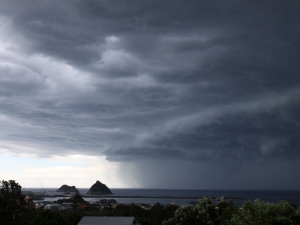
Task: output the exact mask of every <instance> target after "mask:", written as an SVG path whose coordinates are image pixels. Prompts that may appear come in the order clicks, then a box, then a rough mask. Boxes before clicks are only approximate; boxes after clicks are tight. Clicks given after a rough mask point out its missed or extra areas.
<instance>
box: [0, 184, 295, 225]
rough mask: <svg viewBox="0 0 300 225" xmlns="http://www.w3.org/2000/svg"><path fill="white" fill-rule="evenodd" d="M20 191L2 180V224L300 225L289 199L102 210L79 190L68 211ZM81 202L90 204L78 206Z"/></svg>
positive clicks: (205, 201)
mask: <svg viewBox="0 0 300 225" xmlns="http://www.w3.org/2000/svg"><path fill="white" fill-rule="evenodd" d="M24 197H25V196H23V195H22V194H21V186H20V185H19V184H18V183H16V182H15V181H13V180H10V181H4V180H3V181H1V190H0V224H1V225H2V224H7V225H9V224H10V225H17V224H18V225H37V224H44V225H54V224H55V225H77V224H78V223H79V221H80V220H81V218H82V217H83V216H133V217H135V218H136V220H137V221H138V222H139V223H140V224H142V225H154V224H155V225H159V224H162V225H199V224H201V225H206V224H209V225H260V224H261V225H281V224H282V225H285V224H295V225H296V224H300V208H298V209H297V207H296V206H295V205H291V204H290V203H288V202H285V201H281V202H279V203H277V204H275V203H266V202H263V201H259V200H256V201H254V202H250V201H247V202H245V203H244V204H243V206H242V207H241V208H237V207H235V206H234V204H233V202H232V201H231V200H228V201H226V200H225V198H224V197H221V198H218V199H217V201H216V203H214V202H213V201H212V200H211V199H210V198H202V199H199V200H198V203H197V204H196V205H195V206H185V207H179V206H177V205H174V204H170V205H162V204H160V203H156V204H154V205H153V206H152V207H151V208H150V209H144V208H142V207H140V206H138V205H136V204H129V205H127V204H119V205H116V206H115V207H113V206H112V205H110V206H108V207H104V208H101V209H99V208H98V207H96V206H95V205H93V204H88V203H87V202H85V201H84V199H83V198H82V196H81V195H80V194H79V193H76V194H75V196H74V197H73V198H71V199H68V200H58V201H57V202H58V203H64V202H72V203H73V205H74V208H73V209H72V210H69V211H53V210H44V209H26V208H25V206H26V203H25V202H24ZM80 204H86V205H88V207H87V208H85V209H81V210H80V209H78V208H77V206H78V205H80Z"/></svg>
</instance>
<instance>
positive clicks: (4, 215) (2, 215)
mask: <svg viewBox="0 0 300 225" xmlns="http://www.w3.org/2000/svg"><path fill="white" fill-rule="evenodd" d="M0 188H1V189H0V221H7V220H8V221H9V220H11V219H14V218H15V217H16V216H17V215H18V214H19V213H20V212H22V211H23V210H24V206H25V201H24V198H25V196H24V195H22V193H21V189H22V187H21V185H20V184H18V183H16V182H15V181H14V180H9V181H5V180H2V181H0Z"/></svg>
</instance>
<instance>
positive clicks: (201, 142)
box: [0, 0, 300, 189]
mask: <svg viewBox="0 0 300 225" xmlns="http://www.w3.org/2000/svg"><path fill="white" fill-rule="evenodd" d="M299 12H300V3H299V2H298V1H292V0H290V1H276V0H273V1H239V0H227V1H223V0H220V1H211V0H202V1H199V0H197V1H196V0H195V1H193V0H191V1H183V0H164V1H161V0H157V1H155V0H151V1H140V0H119V1H117V0H107V1H105V0H98V1H96V0H74V1H71V0H69V1H67V0H65V1H62V0H51V1H46V0H44V1H35V0H9V1H5V0H0V127H1V128H0V163H1V165H0V169H1V175H2V177H1V179H15V180H17V181H18V182H19V183H20V184H21V185H23V186H26V187H39V186H40V183H43V184H44V186H46V187H57V186H60V185H62V184H64V183H66V184H68V185H76V186H78V187H90V186H91V185H92V184H93V183H94V182H95V181H96V180H100V181H101V182H102V183H105V184H106V185H107V186H108V187H120V188H122V187H138V188H187V189H299V188H300V179H299V178H300V170H299V165H300V144H299V143H300V73H299V72H300V63H299V61H300V41H299V40H300V14H299Z"/></svg>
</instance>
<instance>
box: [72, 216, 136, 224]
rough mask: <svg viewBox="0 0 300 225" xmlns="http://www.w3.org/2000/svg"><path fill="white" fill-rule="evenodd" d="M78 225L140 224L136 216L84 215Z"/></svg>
mask: <svg viewBox="0 0 300 225" xmlns="http://www.w3.org/2000/svg"><path fill="white" fill-rule="evenodd" d="M78 225H140V224H139V223H137V222H136V220H135V218H134V217H102V216H84V217H82V219H81V220H80V222H79V223H78Z"/></svg>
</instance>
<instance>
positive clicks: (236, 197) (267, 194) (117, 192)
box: [22, 188, 300, 207]
mask: <svg viewBox="0 0 300 225" xmlns="http://www.w3.org/2000/svg"><path fill="white" fill-rule="evenodd" d="M56 190H57V189H55V188H45V191H46V194H48V195H55V194H62V193H61V192H56ZM88 190H89V189H88V188H79V192H80V193H81V194H82V195H85V194H86V193H87V192H88ZM110 190H111V191H112V192H113V194H110V195H103V196H99V197H98V196H97V197H88V198H85V197H84V200H86V201H88V202H96V201H99V200H100V199H110V198H113V199H115V200H117V202H118V203H126V204H130V203H135V204H138V203H145V204H150V205H153V204H155V203H157V202H159V203H161V204H163V205H166V204H178V205H179V206H185V205H190V204H192V203H194V202H197V201H198V199H199V198H202V197H210V198H211V199H212V201H213V202H216V198H217V197H221V196H224V197H225V200H229V199H232V200H233V202H234V204H235V206H236V207H241V206H242V205H243V203H244V202H245V201H252V202H253V201H255V200H256V199H259V200H262V201H265V202H270V203H278V202H279V201H280V200H285V201H288V202H290V203H292V204H295V205H296V206H298V207H299V206H300V191H298V190H182V189H133V188H111V189H110ZM22 191H33V192H43V189H41V188H23V189H22ZM62 198H64V197H45V198H44V201H56V200H58V199H62Z"/></svg>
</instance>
